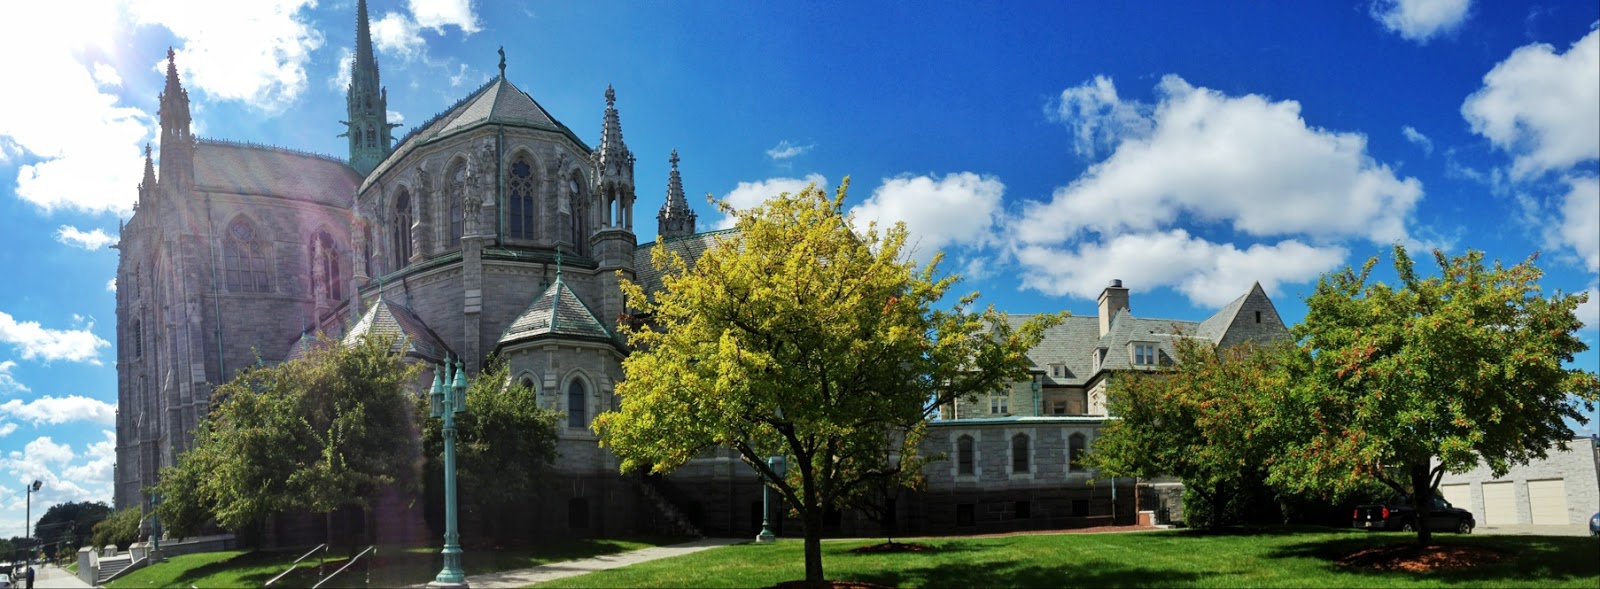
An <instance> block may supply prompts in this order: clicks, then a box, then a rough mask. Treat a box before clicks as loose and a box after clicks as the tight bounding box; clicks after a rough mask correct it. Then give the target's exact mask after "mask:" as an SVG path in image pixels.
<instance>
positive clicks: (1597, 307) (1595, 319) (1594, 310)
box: [1576, 286, 1600, 330]
mask: <svg viewBox="0 0 1600 589" xmlns="http://www.w3.org/2000/svg"><path fill="white" fill-rule="evenodd" d="M1584 292H1586V293H1588V294H1589V300H1587V301H1584V302H1583V303H1582V304H1579V305H1578V308H1577V310H1576V314H1577V315H1578V320H1579V321H1582V322H1583V326H1584V328H1585V329H1590V330H1600V286H1590V287H1589V290H1586V291H1584Z"/></svg>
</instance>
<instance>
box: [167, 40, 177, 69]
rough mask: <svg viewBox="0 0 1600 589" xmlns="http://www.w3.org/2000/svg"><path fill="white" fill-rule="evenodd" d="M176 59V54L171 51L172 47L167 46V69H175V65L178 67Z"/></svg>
mask: <svg viewBox="0 0 1600 589" xmlns="http://www.w3.org/2000/svg"><path fill="white" fill-rule="evenodd" d="M177 58H178V53H177V52H175V51H173V50H172V46H171V45H168V46H167V67H177V65H178V64H177Z"/></svg>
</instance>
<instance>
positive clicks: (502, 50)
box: [500, 45, 506, 80]
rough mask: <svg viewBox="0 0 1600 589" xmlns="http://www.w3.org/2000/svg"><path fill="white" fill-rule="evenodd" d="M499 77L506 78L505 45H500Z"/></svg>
mask: <svg viewBox="0 0 1600 589" xmlns="http://www.w3.org/2000/svg"><path fill="white" fill-rule="evenodd" d="M500 79H502V80H504V79H506V46H505V45H501V46H500Z"/></svg>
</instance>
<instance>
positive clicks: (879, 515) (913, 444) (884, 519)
mask: <svg viewBox="0 0 1600 589" xmlns="http://www.w3.org/2000/svg"><path fill="white" fill-rule="evenodd" d="M927 431H928V428H927V422H917V424H916V425H914V426H912V427H911V429H909V430H905V431H900V430H896V429H886V430H884V432H883V434H884V441H883V443H882V444H881V445H879V446H878V447H877V448H876V450H879V451H881V455H880V457H879V459H878V461H877V462H878V463H880V464H883V465H884V468H883V471H884V473H885V475H884V476H874V477H869V478H867V479H866V480H865V481H863V482H862V484H860V485H857V486H855V488H854V489H852V491H851V493H850V494H849V495H847V496H845V497H844V499H843V503H844V505H846V506H848V507H850V508H852V509H855V510H857V511H860V512H862V513H865V514H867V516H868V517H871V518H872V519H874V520H877V522H878V523H879V524H881V525H882V526H883V536H884V540H885V541H886V542H887V543H888V544H891V545H892V544H894V543H895V542H894V537H895V534H896V532H897V531H898V525H897V524H898V523H899V522H898V521H897V519H896V517H897V515H898V514H897V511H898V507H899V499H900V496H901V495H902V494H903V492H904V491H905V490H907V489H911V490H918V491H920V490H922V489H923V487H924V486H925V485H926V484H927V477H926V476H924V475H923V474H922V467H923V466H924V465H926V464H927V463H929V462H932V461H934V460H940V459H943V458H944V456H942V455H935V456H920V455H918V453H917V448H919V447H921V445H922V438H923V437H925V436H926V435H927ZM907 456H909V457H910V458H909V459H908V458H907Z"/></svg>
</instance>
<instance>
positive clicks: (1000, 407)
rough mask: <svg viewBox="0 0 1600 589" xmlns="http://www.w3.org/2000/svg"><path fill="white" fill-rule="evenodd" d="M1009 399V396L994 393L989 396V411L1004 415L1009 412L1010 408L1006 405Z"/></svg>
mask: <svg viewBox="0 0 1600 589" xmlns="http://www.w3.org/2000/svg"><path fill="white" fill-rule="evenodd" d="M1010 401H1011V398H1010V397H1008V396H1005V395H994V396H991V397H989V413H990V414H993V415H1006V414H1009V413H1011V410H1010V408H1009V407H1007V405H1008V404H1009V402H1010Z"/></svg>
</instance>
